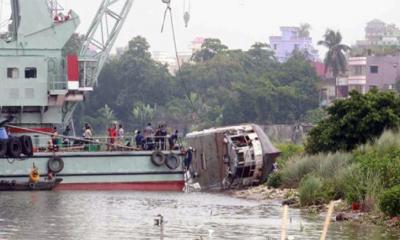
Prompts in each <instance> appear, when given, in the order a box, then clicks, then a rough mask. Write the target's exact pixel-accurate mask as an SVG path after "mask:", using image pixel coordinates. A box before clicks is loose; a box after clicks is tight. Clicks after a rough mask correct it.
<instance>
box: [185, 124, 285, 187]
mask: <svg viewBox="0 0 400 240" xmlns="http://www.w3.org/2000/svg"><path fill="white" fill-rule="evenodd" d="M186 139H187V142H188V144H189V146H191V147H192V148H193V160H192V164H191V170H190V171H188V172H190V174H189V176H188V178H189V179H190V181H191V184H192V185H196V184H197V186H200V188H201V189H202V190H211V191H212V190H226V189H230V188H238V187H246V186H253V185H259V184H262V183H264V182H265V181H266V180H267V178H268V175H269V174H270V173H271V172H272V171H273V165H274V162H275V159H276V157H277V156H278V155H279V150H277V149H276V148H275V147H274V146H273V145H272V143H271V141H270V140H269V138H268V136H267V135H266V134H265V132H264V131H263V130H262V128H261V127H260V126H258V125H255V124H244V125H237V126H230V127H222V128H212V129H208V130H203V131H199V132H193V133H190V134H188V135H187V136H186Z"/></svg>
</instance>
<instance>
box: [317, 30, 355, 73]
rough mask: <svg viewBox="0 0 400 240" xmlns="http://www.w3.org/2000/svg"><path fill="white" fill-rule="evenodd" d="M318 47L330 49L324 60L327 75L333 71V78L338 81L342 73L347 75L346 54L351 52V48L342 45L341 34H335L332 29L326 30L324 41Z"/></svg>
mask: <svg viewBox="0 0 400 240" xmlns="http://www.w3.org/2000/svg"><path fill="white" fill-rule="evenodd" d="M318 45H322V46H325V47H326V48H328V52H327V53H326V55H325V60H324V64H325V74H326V73H327V71H328V69H329V70H331V71H332V74H333V77H334V78H335V79H336V78H337V76H338V75H339V74H340V73H345V72H346V66H347V60H346V56H345V52H347V51H349V50H351V48H350V47H349V46H347V45H345V44H342V35H341V34H340V32H339V31H337V32H335V31H333V30H330V29H328V30H326V33H325V35H324V40H322V41H319V42H318Z"/></svg>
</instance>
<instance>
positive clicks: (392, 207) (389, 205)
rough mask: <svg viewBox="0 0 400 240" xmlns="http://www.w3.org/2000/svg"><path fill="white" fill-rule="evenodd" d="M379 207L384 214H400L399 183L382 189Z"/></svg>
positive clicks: (393, 215) (394, 215)
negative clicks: (384, 189)
mask: <svg viewBox="0 0 400 240" xmlns="http://www.w3.org/2000/svg"><path fill="white" fill-rule="evenodd" d="M379 207H380V209H381V211H382V212H384V213H385V214H387V215H389V216H391V217H396V216H400V185H397V186H394V187H392V188H390V189H388V190H386V191H384V192H383V193H382V194H381V196H380V201H379Z"/></svg>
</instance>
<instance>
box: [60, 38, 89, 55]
mask: <svg viewBox="0 0 400 240" xmlns="http://www.w3.org/2000/svg"><path fill="white" fill-rule="evenodd" d="M84 39H85V36H84V35H80V34H78V33H74V34H72V36H71V38H70V39H69V40H68V42H67V43H66V44H65V46H64V48H63V50H62V52H63V55H64V56H66V55H69V54H73V55H79V51H80V49H81V47H82V44H83V41H84Z"/></svg>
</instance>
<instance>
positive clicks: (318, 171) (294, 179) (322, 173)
mask: <svg viewBox="0 0 400 240" xmlns="http://www.w3.org/2000/svg"><path fill="white" fill-rule="evenodd" d="M351 161H352V156H351V154H348V153H335V154H318V155H302V156H298V157H293V158H291V159H290V160H289V161H288V162H287V164H286V166H285V167H284V169H282V171H281V173H282V185H283V186H284V187H297V186H298V184H299V183H300V181H301V180H302V178H303V177H304V176H306V175H308V174H313V175H315V176H319V177H321V178H322V179H331V180H332V181H336V180H339V179H337V175H338V172H339V171H341V170H342V169H343V168H345V167H347V166H348V165H349V164H350V163H351Z"/></svg>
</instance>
